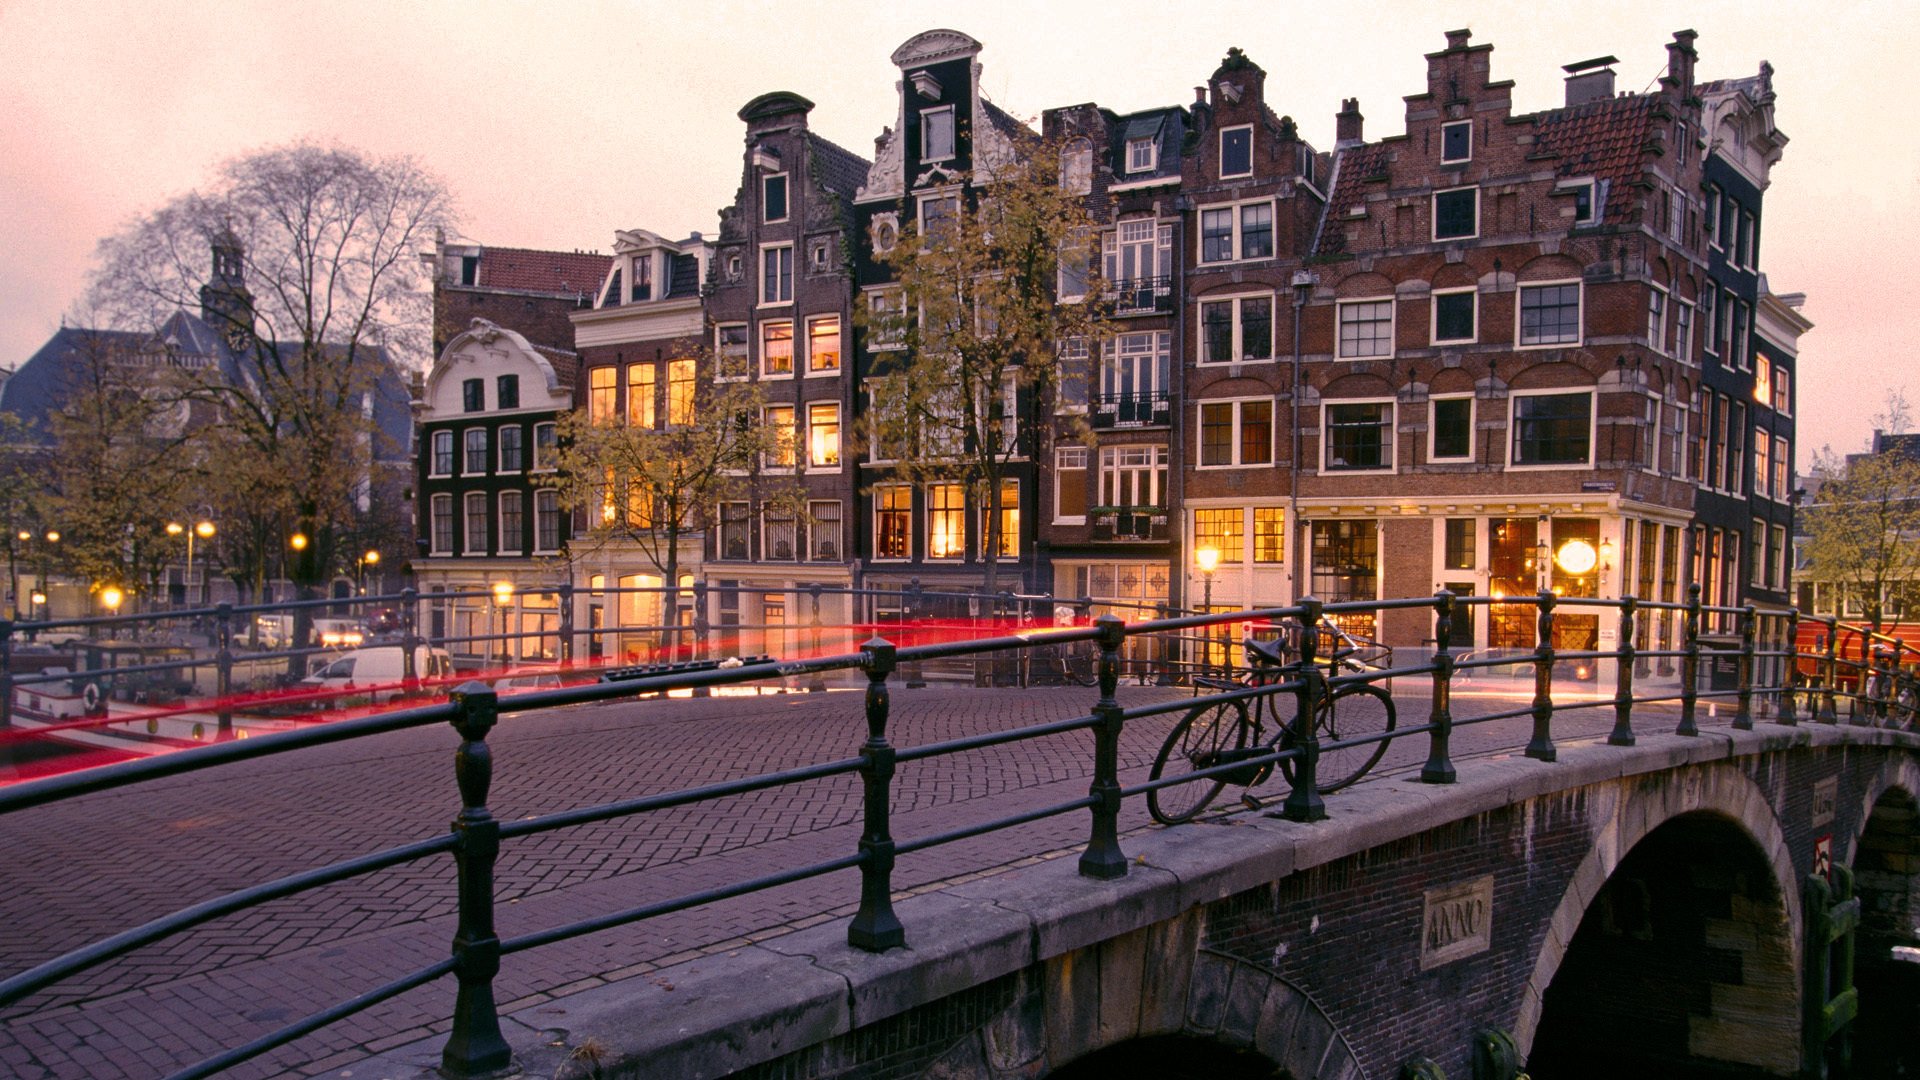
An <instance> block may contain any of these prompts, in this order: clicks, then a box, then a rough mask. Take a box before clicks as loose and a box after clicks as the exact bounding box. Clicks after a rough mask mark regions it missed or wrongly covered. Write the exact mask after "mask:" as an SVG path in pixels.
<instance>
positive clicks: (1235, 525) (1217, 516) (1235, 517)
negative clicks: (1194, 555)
mask: <svg viewBox="0 0 1920 1080" xmlns="http://www.w3.org/2000/svg"><path fill="white" fill-rule="evenodd" d="M1246 546H1247V544H1246V511H1245V510H1242V509H1241V508H1240V507H1238V506H1227V507H1208V508H1205V509H1200V510H1195V511H1194V512H1193V548H1194V550H1195V551H1198V550H1200V549H1201V548H1206V547H1210V548H1212V549H1214V550H1215V551H1218V552H1219V553H1220V561H1221V562H1222V563H1238V562H1244V561H1245V560H1246Z"/></svg>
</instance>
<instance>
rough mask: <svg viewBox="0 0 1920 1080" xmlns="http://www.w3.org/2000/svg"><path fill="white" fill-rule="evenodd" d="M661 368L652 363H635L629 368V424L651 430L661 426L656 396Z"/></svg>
mask: <svg viewBox="0 0 1920 1080" xmlns="http://www.w3.org/2000/svg"><path fill="white" fill-rule="evenodd" d="M659 378H660V369H659V368H657V367H655V366H654V365H652V364H635V365H633V366H632V367H630V368H628V369H627V426H629V427H636V428H641V429H645V430H650V429H652V428H656V427H659V426H660V423H659V421H660V416H659V407H658V405H657V404H656V402H655V400H654V398H655V394H654V391H655V389H656V386H655V384H656V383H657V382H658V381H659Z"/></svg>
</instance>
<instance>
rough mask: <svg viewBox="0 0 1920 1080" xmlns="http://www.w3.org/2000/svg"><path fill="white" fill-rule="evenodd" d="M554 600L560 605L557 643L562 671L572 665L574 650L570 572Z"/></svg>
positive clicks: (571, 579) (571, 578)
mask: <svg viewBox="0 0 1920 1080" xmlns="http://www.w3.org/2000/svg"><path fill="white" fill-rule="evenodd" d="M555 600H556V601H557V602H558V603H559V605H560V640H559V642H558V645H559V653H560V668H561V670H563V671H564V670H566V669H568V668H571V667H573V657H574V652H575V649H574V644H573V577H572V575H571V574H569V575H568V577H567V580H565V581H563V582H561V583H560V589H559V592H558V593H557V594H556V595H555Z"/></svg>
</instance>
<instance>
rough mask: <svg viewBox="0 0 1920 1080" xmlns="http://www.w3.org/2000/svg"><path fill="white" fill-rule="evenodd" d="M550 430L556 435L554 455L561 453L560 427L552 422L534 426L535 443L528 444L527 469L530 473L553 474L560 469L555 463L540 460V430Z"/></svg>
mask: <svg viewBox="0 0 1920 1080" xmlns="http://www.w3.org/2000/svg"><path fill="white" fill-rule="evenodd" d="M541 428H550V429H552V431H553V434H554V443H553V453H554V454H555V455H558V454H559V452H560V438H559V437H560V425H558V424H556V423H553V422H551V421H549V422H547V423H544V424H535V425H533V441H532V442H530V443H528V444H527V467H528V471H530V472H553V471H554V470H556V469H558V468H559V467H560V464H559V463H558V462H555V461H541V460H540V429H541Z"/></svg>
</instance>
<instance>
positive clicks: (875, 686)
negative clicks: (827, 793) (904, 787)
mask: <svg viewBox="0 0 1920 1080" xmlns="http://www.w3.org/2000/svg"><path fill="white" fill-rule="evenodd" d="M860 651H861V652H864V653H866V654H867V655H866V660H865V661H864V662H863V663H862V664H861V666H862V667H863V668H864V669H865V670H866V673H867V741H866V744H865V745H863V746H862V747H861V748H860V756H861V757H862V758H863V759H865V761H866V764H864V765H862V766H861V767H860V777H861V780H862V782H863V786H864V788H865V800H864V803H865V817H866V824H865V826H864V828H863V829H862V830H861V833H860V857H861V863H860V910H859V911H858V912H855V913H854V916H853V922H851V923H849V924H847V944H849V945H851V946H853V947H854V948H856V949H865V950H866V951H868V952H884V951H886V950H887V949H891V948H894V947H896V946H899V945H905V944H906V943H907V931H906V928H905V927H902V926H901V925H900V919H899V918H898V917H897V916H895V915H894V913H893V852H894V847H893V832H892V828H893V826H892V823H891V822H892V819H891V817H890V812H889V810H888V805H887V804H888V801H889V800H888V793H889V789H890V788H891V786H892V784H893V767H894V759H895V756H896V755H895V752H894V749H893V746H892V745H891V744H890V743H888V742H887V713H888V711H889V709H890V708H891V707H892V703H891V701H890V699H889V698H888V695H887V676H888V675H890V674H892V672H893V666H894V660H895V656H896V653H895V650H894V647H893V643H892V642H890V641H888V640H887V639H885V638H879V637H876V638H874V639H873V640H871V641H869V642H867V643H866V644H865V645H862V646H860Z"/></svg>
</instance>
